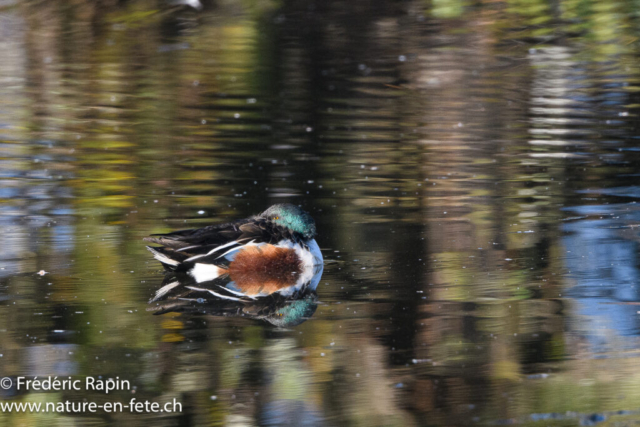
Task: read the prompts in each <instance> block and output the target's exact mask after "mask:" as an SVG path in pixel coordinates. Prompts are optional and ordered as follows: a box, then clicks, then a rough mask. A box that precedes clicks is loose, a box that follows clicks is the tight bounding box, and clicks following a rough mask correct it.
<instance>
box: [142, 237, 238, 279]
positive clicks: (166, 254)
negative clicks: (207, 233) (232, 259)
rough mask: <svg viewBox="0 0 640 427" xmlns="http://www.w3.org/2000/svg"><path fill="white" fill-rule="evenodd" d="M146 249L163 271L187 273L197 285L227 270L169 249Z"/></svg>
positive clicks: (148, 247) (149, 247)
mask: <svg viewBox="0 0 640 427" xmlns="http://www.w3.org/2000/svg"><path fill="white" fill-rule="evenodd" d="M147 249H148V250H149V252H151V253H152V254H153V257H154V258H155V259H157V260H158V261H160V263H161V264H162V266H163V267H164V268H165V270H168V271H176V272H183V273H188V274H190V275H191V276H192V277H193V278H194V279H196V282H198V283H200V282H205V281H207V280H214V279H216V278H218V277H220V276H222V275H224V274H226V273H227V272H228V269H227V268H226V267H224V266H222V265H215V264H210V263H207V262H204V261H203V262H198V261H197V260H194V259H193V258H194V257H189V255H187V254H185V253H184V252H178V251H175V250H173V249H171V248H159V247H155V248H154V247H151V246H147Z"/></svg>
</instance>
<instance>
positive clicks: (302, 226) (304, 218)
mask: <svg viewBox="0 0 640 427" xmlns="http://www.w3.org/2000/svg"><path fill="white" fill-rule="evenodd" d="M260 216H261V217H263V218H265V219H268V220H269V221H271V222H274V223H275V224H278V225H279V226H281V227H285V228H288V229H289V230H291V231H295V232H296V233H300V234H302V235H303V236H304V238H305V239H312V238H313V237H314V236H315V235H316V223H315V221H314V220H313V218H311V215H309V214H308V213H306V212H305V211H303V210H302V209H300V208H299V207H297V206H294V205H290V204H288V203H285V204H280V205H273V206H271V207H270V208H269V209H267V210H266V211H264V212H263V213H262V215H260Z"/></svg>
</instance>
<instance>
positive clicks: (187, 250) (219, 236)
mask: <svg viewBox="0 0 640 427" xmlns="http://www.w3.org/2000/svg"><path fill="white" fill-rule="evenodd" d="M278 238H279V236H278V235H277V233H275V234H274V233H273V231H272V227H271V225H270V224H269V223H268V222H267V221H264V220H256V219H250V220H243V221H237V222H233V223H228V224H221V225H214V226H209V227H205V228H200V229H193V230H181V231H175V232H173V233H167V234H155V235H152V236H151V237H146V238H145V239H144V240H145V241H148V242H152V243H157V244H159V245H162V246H161V247H149V246H148V247H147V248H148V249H149V250H150V251H151V252H152V253H153V255H154V257H155V258H156V259H158V260H159V261H160V262H161V263H162V264H163V265H164V266H165V267H167V268H169V269H171V270H175V269H180V270H182V269H189V268H190V267H192V266H193V265H194V264H195V263H196V262H197V263H204V264H214V265H225V264H227V263H228V261H229V260H230V259H231V258H232V255H230V254H232V253H233V252H235V251H237V250H238V249H239V248H240V247H242V246H244V245H247V244H261V243H272V242H273V241H274V240H276V239H278Z"/></svg>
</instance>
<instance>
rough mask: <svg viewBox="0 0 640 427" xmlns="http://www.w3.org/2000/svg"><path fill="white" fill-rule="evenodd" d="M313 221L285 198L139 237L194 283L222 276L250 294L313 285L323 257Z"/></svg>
mask: <svg viewBox="0 0 640 427" xmlns="http://www.w3.org/2000/svg"><path fill="white" fill-rule="evenodd" d="M315 237H316V224H315V221H314V220H313V218H312V217H311V215H309V213H307V212H306V211H304V210H303V209H302V208H300V207H299V206H296V205H293V204H289V203H284V204H276V205H273V206H271V207H269V208H268V209H267V210H265V211H264V212H262V213H260V214H257V215H253V216H251V217H248V218H245V219H240V220H236V221H232V222H227V223H222V224H214V225H209V226H207V227H204V228H198V229H188V230H180V231H174V232H171V233H167V234H153V235H151V236H149V237H145V238H144V239H143V240H144V241H147V242H151V243H154V244H157V245H160V246H147V249H148V250H149V251H150V252H151V253H152V254H153V257H154V258H155V259H156V260H158V261H159V262H160V263H161V264H162V266H163V267H164V269H165V270H166V271H167V272H171V273H173V274H178V275H180V274H183V275H188V276H190V277H191V278H192V279H193V280H194V281H195V282H196V283H205V282H211V281H215V280H218V279H220V280H224V283H225V285H224V286H225V288H227V289H229V290H231V292H237V293H240V294H242V295H243V296H247V297H249V298H256V297H261V296H267V295H272V294H274V293H282V292H285V293H286V292H295V291H296V290H299V289H300V288H302V287H312V288H315V287H316V286H317V284H318V283H317V282H319V280H320V277H321V275H322V270H323V266H324V264H323V257H322V252H321V250H320V247H319V246H318V243H317V242H316V240H315Z"/></svg>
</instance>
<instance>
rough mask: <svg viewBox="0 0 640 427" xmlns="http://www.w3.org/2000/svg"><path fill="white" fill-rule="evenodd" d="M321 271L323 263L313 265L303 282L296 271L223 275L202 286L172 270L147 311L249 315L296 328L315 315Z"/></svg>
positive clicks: (185, 275)
mask: <svg viewBox="0 0 640 427" xmlns="http://www.w3.org/2000/svg"><path fill="white" fill-rule="evenodd" d="M322 272H323V265H322V264H320V265H317V266H315V267H314V272H313V275H312V276H311V278H309V279H308V280H303V281H301V280H296V278H295V275H296V272H293V271H292V272H283V271H281V270H280V271H277V272H274V271H263V272H262V273H260V274H257V273H254V274H251V275H250V276H246V275H241V276H239V277H237V276H231V275H224V276H221V277H218V278H216V279H214V280H210V281H206V282H200V283H198V282H196V280H195V279H194V278H193V277H192V276H191V275H189V274H184V273H182V274H181V273H173V272H170V273H167V274H166V276H165V277H164V280H163V281H162V287H161V288H160V289H158V291H157V292H156V294H155V296H154V297H153V298H152V299H151V301H150V302H149V304H150V307H149V308H148V309H147V310H148V311H150V312H153V313H154V314H164V313H169V312H181V313H191V314H209V315H213V316H226V317H247V318H250V319H256V320H261V321H265V322H268V323H271V324H272V325H275V326H278V327H292V326H296V325H299V324H301V323H303V322H305V321H306V320H308V319H309V318H310V317H311V316H313V314H314V313H315V311H316V309H317V307H318V296H317V293H316V288H317V287H318V283H320V279H321V277H322Z"/></svg>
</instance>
